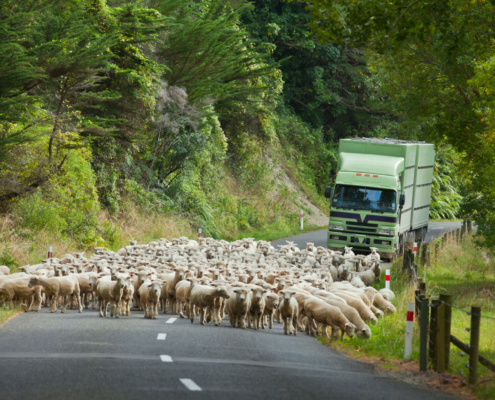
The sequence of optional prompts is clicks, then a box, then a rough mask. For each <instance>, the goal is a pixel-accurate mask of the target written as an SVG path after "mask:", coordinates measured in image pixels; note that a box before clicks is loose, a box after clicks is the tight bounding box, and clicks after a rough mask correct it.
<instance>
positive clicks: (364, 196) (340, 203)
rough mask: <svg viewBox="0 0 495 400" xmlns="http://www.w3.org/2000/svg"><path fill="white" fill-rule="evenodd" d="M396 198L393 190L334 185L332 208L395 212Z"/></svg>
mask: <svg viewBox="0 0 495 400" xmlns="http://www.w3.org/2000/svg"><path fill="white" fill-rule="evenodd" d="M396 197H397V195H396V192H395V191H394V190H386V189H377V188H367V187H359V186H349V185H336V186H335V191H334V193H333V197H332V207H337V208H352V209H357V210H371V211H377V212H395V209H396Z"/></svg>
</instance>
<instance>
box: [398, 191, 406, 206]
mask: <svg viewBox="0 0 495 400" xmlns="http://www.w3.org/2000/svg"><path fill="white" fill-rule="evenodd" d="M404 204H406V194H405V193H401V194H400V196H399V208H400V209H401V210H402V208H403V207H404Z"/></svg>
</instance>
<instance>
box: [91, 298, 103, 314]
mask: <svg viewBox="0 0 495 400" xmlns="http://www.w3.org/2000/svg"><path fill="white" fill-rule="evenodd" d="M93 305H94V304H93ZM98 309H99V311H100V317H103V301H102V300H101V297H100V298H99V299H98Z"/></svg>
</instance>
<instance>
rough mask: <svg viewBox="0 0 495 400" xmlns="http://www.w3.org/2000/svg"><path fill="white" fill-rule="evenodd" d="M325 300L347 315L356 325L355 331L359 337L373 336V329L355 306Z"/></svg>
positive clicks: (367, 337)
mask: <svg viewBox="0 0 495 400" xmlns="http://www.w3.org/2000/svg"><path fill="white" fill-rule="evenodd" d="M325 302H326V303H328V304H330V305H332V306H335V307H338V308H340V311H342V313H343V314H344V315H345V317H346V318H347V319H348V320H349V321H350V322H351V323H352V324H354V326H355V327H356V331H355V332H356V336H357V337H358V338H361V339H369V338H370V337H371V329H370V328H369V326H368V325H366V323H365V322H364V321H363V319H362V318H361V317H360V316H359V313H358V312H357V311H356V309H355V308H354V307H351V306H349V305H347V304H344V303H342V302H340V301H335V300H325Z"/></svg>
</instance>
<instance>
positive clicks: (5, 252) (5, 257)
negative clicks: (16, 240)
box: [0, 242, 19, 271]
mask: <svg viewBox="0 0 495 400" xmlns="http://www.w3.org/2000/svg"><path fill="white" fill-rule="evenodd" d="M9 245H10V243H9V242H7V243H5V245H4V246H3V249H2V254H1V255H0V265H5V266H7V267H9V268H10V270H11V271H13V270H14V269H15V268H17V267H19V263H18V262H17V261H16V259H15V258H14V257H13V256H12V254H11V252H10V248H9Z"/></svg>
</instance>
